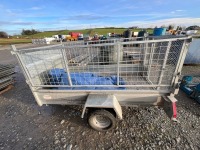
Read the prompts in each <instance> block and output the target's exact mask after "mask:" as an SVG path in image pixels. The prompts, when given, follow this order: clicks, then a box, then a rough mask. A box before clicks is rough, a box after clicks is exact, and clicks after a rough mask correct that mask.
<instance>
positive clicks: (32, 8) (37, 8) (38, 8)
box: [30, 6, 42, 10]
mask: <svg viewBox="0 0 200 150" xmlns="http://www.w3.org/2000/svg"><path fill="white" fill-rule="evenodd" d="M30 9H31V10H40V9H42V7H36V6H35V7H31V8H30Z"/></svg>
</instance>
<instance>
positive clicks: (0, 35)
mask: <svg viewBox="0 0 200 150" xmlns="http://www.w3.org/2000/svg"><path fill="white" fill-rule="evenodd" d="M0 38H8V34H7V33H6V32H4V31H0Z"/></svg>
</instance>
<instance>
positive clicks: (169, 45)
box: [157, 41, 172, 90]
mask: <svg viewBox="0 0 200 150" xmlns="http://www.w3.org/2000/svg"><path fill="white" fill-rule="evenodd" d="M171 44H172V42H171V41H169V42H168V46H167V50H166V51H165V58H164V61H163V66H162V70H161V73H160V77H159V81H158V85H160V84H161V82H162V77H163V73H164V69H165V67H166V63H167V58H168V55H169V50H170V48H171ZM157 89H158V90H159V87H158V88H157Z"/></svg>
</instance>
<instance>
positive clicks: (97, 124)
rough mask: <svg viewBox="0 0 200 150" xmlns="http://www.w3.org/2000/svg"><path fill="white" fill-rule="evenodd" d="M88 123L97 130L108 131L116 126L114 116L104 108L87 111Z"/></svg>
mask: <svg viewBox="0 0 200 150" xmlns="http://www.w3.org/2000/svg"><path fill="white" fill-rule="evenodd" d="M88 123H89V125H90V126H91V127H92V128H93V129H95V130H97V131H108V130H111V129H113V128H114V127H115V126H116V117H115V115H114V114H113V113H111V112H110V111H107V110H105V109H100V110H94V111H92V112H90V113H89V116H88Z"/></svg>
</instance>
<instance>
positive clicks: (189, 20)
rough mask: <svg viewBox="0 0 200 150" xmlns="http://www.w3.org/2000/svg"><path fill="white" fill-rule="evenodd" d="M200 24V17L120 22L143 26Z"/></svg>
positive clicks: (127, 25) (126, 24) (127, 24)
mask: <svg viewBox="0 0 200 150" xmlns="http://www.w3.org/2000/svg"><path fill="white" fill-rule="evenodd" d="M169 24H175V25H184V26H190V25H200V18H170V19H160V20H154V21H133V22H127V23H123V24H120V25H119V26H125V27H129V26H140V27H141V26H142V27H150V26H162V25H169Z"/></svg>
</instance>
